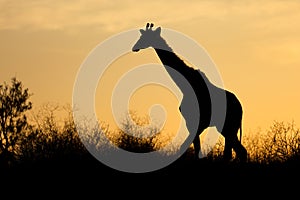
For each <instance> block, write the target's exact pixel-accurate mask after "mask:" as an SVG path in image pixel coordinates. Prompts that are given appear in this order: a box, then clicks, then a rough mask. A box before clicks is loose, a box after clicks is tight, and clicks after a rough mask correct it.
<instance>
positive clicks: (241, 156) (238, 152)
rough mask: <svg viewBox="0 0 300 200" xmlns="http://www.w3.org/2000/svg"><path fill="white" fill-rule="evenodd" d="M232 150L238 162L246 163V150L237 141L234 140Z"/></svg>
mask: <svg viewBox="0 0 300 200" xmlns="http://www.w3.org/2000/svg"><path fill="white" fill-rule="evenodd" d="M233 149H234V151H235V152H236V155H237V158H238V159H239V161H240V162H246V161H247V157H248V153H247V150H246V148H245V147H244V146H243V145H242V144H241V142H240V141H239V140H238V139H236V140H234V144H233Z"/></svg>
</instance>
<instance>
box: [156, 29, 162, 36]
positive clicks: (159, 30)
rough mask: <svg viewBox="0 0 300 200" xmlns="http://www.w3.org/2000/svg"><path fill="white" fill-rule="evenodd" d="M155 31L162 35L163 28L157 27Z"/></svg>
mask: <svg viewBox="0 0 300 200" xmlns="http://www.w3.org/2000/svg"><path fill="white" fill-rule="evenodd" d="M155 33H156V34H158V35H160V33H161V28H160V27H157V28H156V29H155Z"/></svg>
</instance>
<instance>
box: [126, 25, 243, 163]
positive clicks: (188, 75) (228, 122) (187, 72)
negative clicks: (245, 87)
mask: <svg viewBox="0 0 300 200" xmlns="http://www.w3.org/2000/svg"><path fill="white" fill-rule="evenodd" d="M152 27H153V24H151V25H150V24H149V23H148V24H147V26H146V30H143V29H141V30H140V32H141V37H140V39H139V40H138V41H137V43H136V44H135V45H134V47H133V48H132V50H133V51H139V50H140V49H144V48H149V47H152V48H154V50H155V52H156V54H157V55H158V57H159V59H160V60H161V62H162V63H163V65H164V67H165V69H166V71H167V72H168V74H169V75H170V77H171V78H172V80H173V81H174V82H175V83H176V85H177V86H178V87H179V89H180V90H181V92H182V94H183V99H182V101H181V104H180V107H179V110H180V112H181V114H182V116H183V117H184V119H185V121H186V126H187V129H188V130H189V132H190V133H195V137H194V138H193V146H194V151H195V157H196V158H198V157H199V153H200V150H201V148H200V137H199V136H200V134H201V133H202V132H203V131H204V130H205V129H206V128H208V127H216V129H217V130H218V131H219V132H220V133H221V135H223V136H224V138H225V148H224V159H225V160H230V159H231V158H232V150H234V151H235V152H236V155H237V158H238V159H240V160H241V161H246V159H247V151H246V149H245V148H244V146H243V145H242V144H241V134H242V127H241V126H242V116H243V109H242V105H241V103H240V101H239V100H238V98H237V97H236V95H235V94H233V93H232V92H230V91H228V90H224V89H223V88H219V87H217V86H215V85H214V84H212V83H211V82H210V81H209V80H208V78H207V77H206V76H205V74H204V73H203V72H201V71H200V70H199V69H194V68H192V67H190V66H188V65H186V63H185V62H184V61H183V60H182V59H180V58H179V57H178V56H177V55H176V54H175V53H174V52H173V50H172V48H171V47H169V45H168V44H167V43H166V41H165V40H164V39H163V38H162V37H161V35H160V33H161V28H160V27H158V28H156V29H155V30H152ZM178 74H180V76H179V75H178ZM182 77H184V79H185V80H186V81H187V82H188V84H189V85H190V86H191V88H192V90H193V92H191V90H190V89H189V88H187V86H186V84H185V83H184V81H183V79H182ZM192 93H194V96H193V94H192ZM222 97H223V99H224V100H225V108H226V110H224V115H223V116H222V112H221V110H222V106H220V107H219V108H218V106H219V105H224V101H222ZM220 101H222V102H220ZM195 102H196V103H195ZM214 106H215V107H214ZM195 110H196V111H199V114H198V115H199V116H197V113H195ZM219 110H220V112H218V111H219ZM196 119H197V121H195V120H196ZM195 123H196V125H195ZM195 127H196V128H195ZM238 131H240V140H239V139H238V135H237V134H238ZM191 135H193V134H191Z"/></svg>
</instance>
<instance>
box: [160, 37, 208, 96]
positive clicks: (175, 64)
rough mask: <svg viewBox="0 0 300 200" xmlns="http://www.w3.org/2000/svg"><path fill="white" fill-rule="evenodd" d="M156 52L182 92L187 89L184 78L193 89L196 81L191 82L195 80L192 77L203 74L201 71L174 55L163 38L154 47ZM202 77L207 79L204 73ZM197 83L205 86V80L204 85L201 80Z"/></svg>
mask: <svg viewBox="0 0 300 200" xmlns="http://www.w3.org/2000/svg"><path fill="white" fill-rule="evenodd" d="M154 50H155V52H156V54H157V55H158V57H159V59H160V60H161V62H162V63H163V65H164V67H165V69H166V71H167V72H168V74H169V75H170V77H171V78H172V80H173V81H174V82H175V84H176V85H177V86H178V87H179V89H180V90H181V91H184V88H185V87H186V86H184V82H183V80H182V78H185V80H187V81H188V82H189V83H190V84H191V85H192V87H193V83H192V82H194V81H193V80H191V79H193V78H192V77H194V74H195V73H196V72H198V73H202V72H200V71H199V70H198V71H196V70H195V69H194V68H192V67H190V66H188V65H187V64H186V63H185V62H184V61H183V60H182V59H181V58H179V56H177V55H176V54H175V53H174V51H173V50H172V48H171V47H170V46H169V45H168V44H167V42H166V41H165V40H164V39H163V38H161V41H159V42H158V43H157V44H156V45H155V46H154ZM178 72H179V73H178ZM202 76H203V77H205V75H204V73H202ZM197 81H198V85H205V80H204V79H202V82H203V84H201V80H199V79H198V80H197Z"/></svg>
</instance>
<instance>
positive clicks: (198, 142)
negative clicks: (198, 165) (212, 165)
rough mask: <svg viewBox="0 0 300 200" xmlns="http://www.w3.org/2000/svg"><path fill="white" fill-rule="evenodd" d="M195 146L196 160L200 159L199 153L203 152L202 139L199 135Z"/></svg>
mask: <svg viewBox="0 0 300 200" xmlns="http://www.w3.org/2000/svg"><path fill="white" fill-rule="evenodd" d="M193 145H194V156H195V159H199V153H200V150H201V145H200V137H199V135H198V134H197V135H196V136H195V138H194V140H193Z"/></svg>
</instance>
